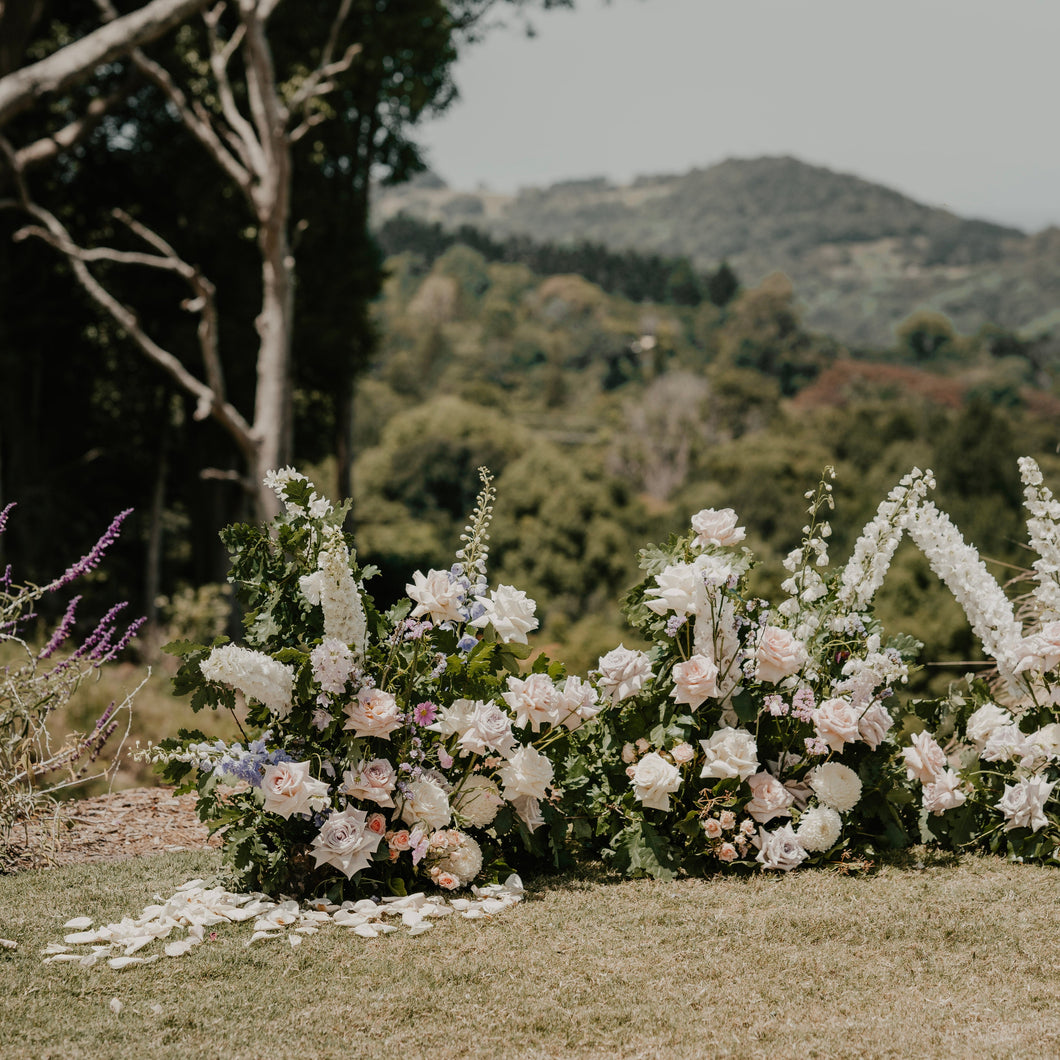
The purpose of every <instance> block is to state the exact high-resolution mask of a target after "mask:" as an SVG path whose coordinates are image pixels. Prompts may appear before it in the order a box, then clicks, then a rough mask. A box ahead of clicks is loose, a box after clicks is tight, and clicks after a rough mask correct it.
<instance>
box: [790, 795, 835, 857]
mask: <svg viewBox="0 0 1060 1060" xmlns="http://www.w3.org/2000/svg"><path fill="white" fill-rule="evenodd" d="M842 831H843V819H842V818H841V817H840V816H839V814H838V813H836V811H835V810H833V809H832V808H831V807H830V806H811V807H810V809H808V810H805V811H804V812H803V815H802V816H801V817H800V818H799V827H798V830H797V831H796V832H795V838H796V839H797V840H798V841H799V844H800V846H801V847H802V849H803V850H808V851H810V852H811V853H818V852H820V851H823V850H831V849H832V847H834V846H835V845H836V843H837V842H838V841H839V836H840V835H841V834H842Z"/></svg>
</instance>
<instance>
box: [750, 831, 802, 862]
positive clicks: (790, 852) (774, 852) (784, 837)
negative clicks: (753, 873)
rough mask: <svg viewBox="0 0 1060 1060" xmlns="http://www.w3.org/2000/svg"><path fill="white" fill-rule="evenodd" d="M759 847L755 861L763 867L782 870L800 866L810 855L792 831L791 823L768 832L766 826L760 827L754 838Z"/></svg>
mask: <svg viewBox="0 0 1060 1060" xmlns="http://www.w3.org/2000/svg"><path fill="white" fill-rule="evenodd" d="M754 843H755V846H757V847H758V855H757V857H756V858H755V861H757V862H758V864H759V865H761V866H762V868H763V869H776V870H779V871H781V872H790V871H791V870H792V869H794V868H798V866H799V865H801V864H802V863H803V862H804V861H805V860H806V858H807V857H808V855H807V853H806V851H805V850H804V849H803V847H802V844H801V843H800V842H799V840H798V837H797V836H796V835H795V833H794V832H793V831H792V828H791V825H790V824H786V825H784V826H783V827H781V828H778V829H776V831H773V832H767V831H766V830H765V829H764V828H759V829H758V836H757V838H755V840H754Z"/></svg>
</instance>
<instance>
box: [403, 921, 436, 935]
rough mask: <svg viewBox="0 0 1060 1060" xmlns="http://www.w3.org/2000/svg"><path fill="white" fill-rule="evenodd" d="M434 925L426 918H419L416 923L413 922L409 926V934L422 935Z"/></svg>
mask: <svg viewBox="0 0 1060 1060" xmlns="http://www.w3.org/2000/svg"><path fill="white" fill-rule="evenodd" d="M433 927H434V925H433V924H431V923H429V922H428V921H426V920H421V921H420V922H419V923H418V924H413V925H412V927H410V928H409V934H410V935H422V934H423V933H424V932H425V931H430V930H431V929H432V928H433Z"/></svg>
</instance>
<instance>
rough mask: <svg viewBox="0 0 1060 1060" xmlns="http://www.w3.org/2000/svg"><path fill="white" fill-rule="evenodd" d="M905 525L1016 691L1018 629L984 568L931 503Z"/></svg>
mask: <svg viewBox="0 0 1060 1060" xmlns="http://www.w3.org/2000/svg"><path fill="white" fill-rule="evenodd" d="M904 525H905V527H906V530H907V531H908V533H909V536H910V537H911V538H912V539H913V541H914V542H915V544H916V545H917V546H918V547H919V548H920V550H921V551H922V552H923V553H924V555H925V556H926V557H927V559H928V562H929V563H930V564H931V569H932V570H933V571H934V572H935V574H937V575H938V577H939V578H941V579H942V581H943V582H944V583H945V585H946V587H947V588H948V589H949V590H950V592H951V593H953V595H954V597H955V598H956V600H957V602H958V603H959V604H960V605H961V608H962V609H963V610H964V613H965V615H966V616H967V617H968V621H969V622H970V623H971V626H972V632H974V633H975V635H976V637H978V639H979V642H980V643H981V644H982V646H983V651H985V652H986V654H987V655H989V656H990V657H991V658H992V659H994V661H995V662H996V663H997V669H998V674H999V675H1000V676H1001V678H1002V680H1004V681H1005V683H1006V684H1007V685H1008V686H1009V689H1010V690H1011V691H1012V692H1013V693H1017V691H1018V688H1019V685H1018V681H1017V678H1016V675H1015V673H1014V670H1015V667H1016V665H1017V663H1018V662H1019V660H1020V658H1021V655H1022V651H1021V648H1022V643H1023V629H1022V627H1021V625H1020V623H1019V621H1018V620H1017V619H1016V616H1015V614H1014V613H1013V608H1012V603H1011V602H1010V601H1009V599H1008V597H1007V596H1005V593H1004V591H1003V590H1002V588H1001V586H1000V585H998V583H997V581H996V580H995V579H994V578H993V577H992V575H991V574H990V572H989V571H988V570H987V569H986V564H985V563H984V562H983V561H982V560H981V559H980V558H979V553H978V551H977V550H976V549H975V547H974V546H973V545H969V544H967V543H966V542H965V540H964V538H963V537H962V536H961V532H960V531H959V530H958V529H957V527H956V526H954V525H953V523H952V522H950V519H949V516H947V515H946V513H945V512H941V511H939V509H938V508H936V507H935V505H934V504H932V503H931V502H928V503H926V504H923V505H921V506H920V507H919V508H917V509H916V510H915V511H912V512H909V513H908V515H907V517H906V518H905V520H904Z"/></svg>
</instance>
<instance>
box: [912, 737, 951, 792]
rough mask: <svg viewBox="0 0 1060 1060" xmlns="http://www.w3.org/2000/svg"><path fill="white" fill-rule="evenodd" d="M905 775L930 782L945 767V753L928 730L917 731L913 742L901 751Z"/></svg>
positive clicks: (924, 782)
mask: <svg viewBox="0 0 1060 1060" xmlns="http://www.w3.org/2000/svg"><path fill="white" fill-rule="evenodd" d="M902 759H903V762H904V765H905V772H906V776H908V777H909V779H910V780H919V781H920V783H921V784H931V783H933V782H934V781H935V780H937V779H938V777H939V776H941V774H942V772H943V771H944V770H945V768H946V755H945V753H944V752H943V750H942V748H941V747H939V745H938V744H937V743H936V742H935V738H934V737H933V736H932V735H931V733H929V732H918V733H917V734H916V735H915V736H914V737H913V742H912V744H911V745H910V746H909V747H906V748H905V749H904V750H903V751H902Z"/></svg>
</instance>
